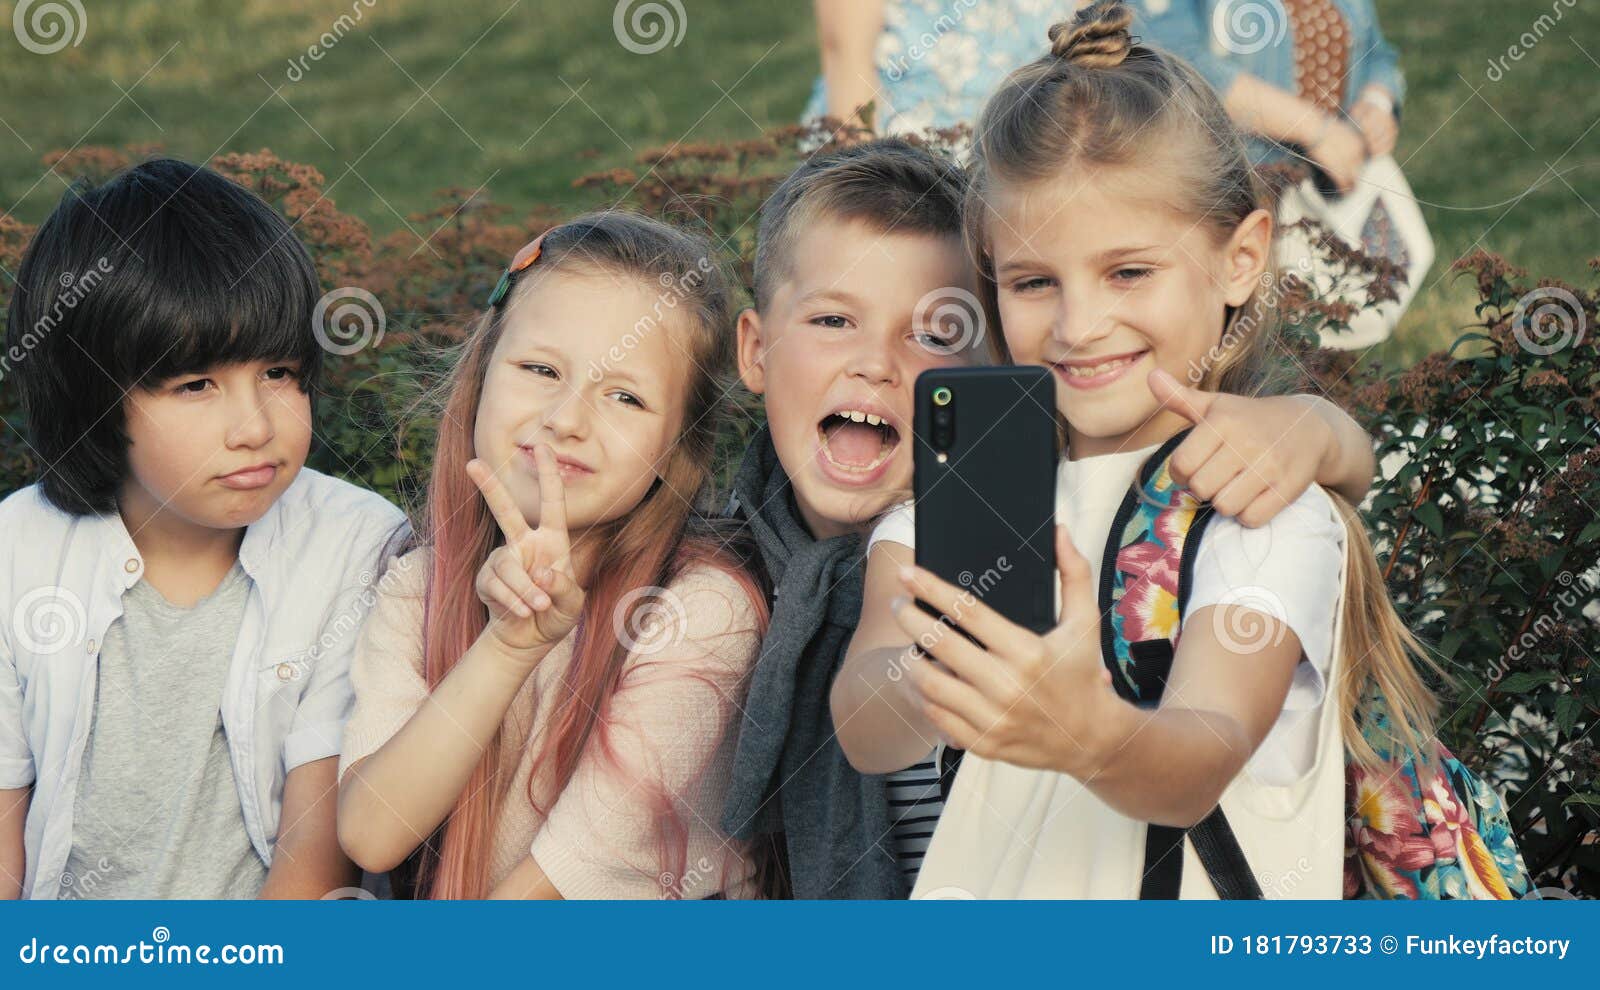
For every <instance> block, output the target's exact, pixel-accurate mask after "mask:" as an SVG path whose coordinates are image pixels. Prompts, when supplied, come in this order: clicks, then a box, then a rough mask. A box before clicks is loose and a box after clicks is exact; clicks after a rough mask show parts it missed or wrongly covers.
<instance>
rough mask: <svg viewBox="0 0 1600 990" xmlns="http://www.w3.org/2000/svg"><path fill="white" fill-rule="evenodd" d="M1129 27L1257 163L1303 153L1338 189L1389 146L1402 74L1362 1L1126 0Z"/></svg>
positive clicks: (1402, 91) (1349, 185)
mask: <svg viewBox="0 0 1600 990" xmlns="http://www.w3.org/2000/svg"><path fill="white" fill-rule="evenodd" d="M1131 6H1132V7H1133V9H1134V13H1135V20H1134V33H1135V34H1136V35H1138V36H1140V37H1141V38H1142V39H1143V40H1144V41H1145V42H1146V43H1148V44H1152V45H1156V46H1158V47H1161V48H1165V49H1167V50H1168V51H1170V52H1172V53H1173V54H1175V55H1178V56H1180V57H1182V58H1184V59H1185V60H1187V61H1188V62H1189V63H1190V64H1192V65H1193V66H1194V67H1195V68H1196V69H1198V70H1199V71H1200V74H1201V75H1202V76H1204V77H1205V79H1206V81H1207V82H1209V83H1210V84H1211V86H1212V88H1213V89H1215V90H1216V92H1217V95H1218V96H1219V97H1221V98H1222V102H1223V106H1224V107H1225V108H1226V109H1227V111H1228V115H1229V116H1230V117H1232V118H1233V120H1234V122H1235V123H1237V124H1238V125H1239V127H1240V129H1241V130H1242V131H1245V132H1247V133H1248V134H1249V135H1250V140H1249V142H1248V144H1247V151H1248V152H1249V154H1250V157H1251V159H1252V160H1253V161H1255V162H1257V163H1258V164H1259V163H1263V162H1276V161H1283V160H1286V159H1289V158H1292V157H1300V156H1302V155H1303V156H1304V157H1305V158H1307V159H1309V160H1310V161H1311V162H1313V163H1315V164H1316V165H1317V166H1318V167H1320V168H1321V169H1322V170H1323V171H1324V172H1326V173H1327V175H1328V178H1329V179H1330V180H1331V181H1332V182H1333V184H1334V185H1335V186H1336V187H1337V188H1338V189H1339V190H1340V191H1341V192H1347V191H1349V190H1350V189H1351V188H1352V187H1353V186H1354V185H1355V180H1356V176H1357V174H1358V173H1359V172H1360V171H1361V166H1362V165H1363V164H1364V163H1365V162H1366V160H1367V159H1368V158H1370V157H1373V156H1376V155H1386V154H1389V153H1390V152H1391V151H1393V150H1394V146H1395V140H1396V139H1397V138H1398V136H1399V121H1400V104H1401V101H1402V100H1403V99H1404V97H1405V76H1404V74H1403V73H1402V72H1401V71H1400V59H1399V55H1398V53H1396V51H1395V49H1394V46H1392V45H1390V44H1389V43H1388V41H1386V40H1385V39H1384V37H1383V32H1382V31H1381V30H1380V29H1379V27H1378V15H1377V11H1376V10H1375V9H1374V7H1373V2H1372V0H1135V2H1133V3H1132V4H1131Z"/></svg>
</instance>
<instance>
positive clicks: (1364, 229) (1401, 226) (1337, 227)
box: [1277, 155, 1433, 349]
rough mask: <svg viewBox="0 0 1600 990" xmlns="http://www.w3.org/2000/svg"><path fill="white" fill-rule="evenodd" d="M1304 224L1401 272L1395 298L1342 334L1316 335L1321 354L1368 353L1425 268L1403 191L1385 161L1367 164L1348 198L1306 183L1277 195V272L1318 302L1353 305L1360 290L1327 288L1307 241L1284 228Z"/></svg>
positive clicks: (1413, 212) (1417, 220) (1425, 245)
mask: <svg viewBox="0 0 1600 990" xmlns="http://www.w3.org/2000/svg"><path fill="white" fill-rule="evenodd" d="M1302 219H1311V220H1315V221H1317V222H1318V223H1320V224H1322V226H1323V227H1325V228H1327V230H1328V231H1330V232H1331V235H1333V236H1337V237H1339V238H1340V239H1341V240H1343V241H1344V242H1345V243H1346V244H1347V245H1349V246H1351V247H1356V248H1360V249H1361V250H1362V251H1363V252H1364V253H1366V254H1368V255H1372V256H1373V257H1379V258H1388V259H1389V260H1390V261H1393V262H1394V263H1396V264H1398V265H1400V266H1401V267H1402V268H1404V269H1405V271H1406V281H1405V284H1404V285H1402V286H1397V287H1396V288H1397V290H1398V292H1399V296H1400V298H1399V299H1398V300H1395V301H1393V302H1385V303H1382V304H1380V305H1378V306H1369V307H1367V308H1365V309H1362V310H1361V311H1360V312H1359V313H1357V314H1356V315H1355V316H1354V317H1352V318H1351V320H1350V329H1349V330H1347V331H1344V332H1340V333H1325V334H1323V335H1322V346H1323V347H1337V348H1341V349H1355V348H1358V347H1370V346H1372V345H1373V344H1377V343H1380V342H1382V341H1384V340H1387V339H1388V338H1389V335H1390V334H1391V333H1393V332H1394V328H1395V325H1396V324H1397V323H1399V322H1400V317H1401V315H1402V314H1403V313H1405V311H1406V307H1407V306H1409V305H1411V300H1412V297H1414V296H1415V295H1416V294H1417V289H1418V288H1419V287H1420V286H1421V285H1422V280H1423V279H1424V278H1426V277H1427V274H1428V269H1429V268H1430V267H1431V266H1432V265H1433V238H1432V237H1431V236H1430V235H1429V234H1428V224H1427V222H1426V221H1424V220H1423V219H1422V211H1421V210H1420V209H1418V208H1417V199H1416V196H1414V195H1413V194H1412V192H1411V185H1410V183H1408V182H1406V177H1405V174H1404V173H1402V172H1401V171H1400V166H1399V164H1397V163H1396V162H1395V160H1394V158H1393V156H1391V155H1379V156H1378V157H1376V158H1371V159H1368V160H1367V163H1366V164H1365V165H1364V166H1362V168H1361V174H1360V175H1359V176H1357V178H1356V184H1355V187H1354V188H1353V189H1351V190H1350V192H1348V193H1346V194H1345V195H1344V196H1341V197H1339V198H1337V199H1328V198H1327V197H1325V196H1323V195H1322V193H1321V192H1319V191H1318V190H1317V187H1316V184H1315V183H1314V182H1312V180H1310V179H1305V180H1303V181H1302V182H1301V183H1300V184H1299V185H1297V186H1292V187H1290V188H1288V189H1285V190H1284V191H1283V195H1282V196H1281V198H1280V199H1279V201H1278V226H1279V230H1280V231H1281V232H1282V233H1281V234H1280V236H1279V237H1278V246H1277V260H1278V267H1279V269H1280V270H1281V271H1283V272H1285V273H1293V274H1296V275H1299V276H1300V277H1301V278H1303V279H1305V280H1306V282H1308V283H1309V284H1310V285H1311V287H1312V290H1313V292H1315V294H1316V295H1317V296H1318V297H1319V298H1321V299H1324V300H1332V299H1345V300H1346V301H1348V302H1350V303H1352V304H1353V305H1362V304H1363V303H1364V302H1365V301H1366V298H1365V291H1364V290H1365V286H1362V285H1354V286H1352V285H1348V284H1346V285H1335V284H1334V283H1335V282H1336V281H1337V279H1336V277H1335V276H1336V274H1337V273H1335V272H1332V271H1329V270H1327V267H1328V266H1327V265H1326V263H1325V262H1324V261H1322V260H1321V259H1320V258H1319V257H1318V256H1317V255H1316V254H1315V253H1314V252H1313V251H1312V237H1311V235H1310V233H1309V232H1307V231H1305V230H1289V229H1288V227H1289V225H1290V224H1292V223H1294V222H1296V221H1298V220H1302Z"/></svg>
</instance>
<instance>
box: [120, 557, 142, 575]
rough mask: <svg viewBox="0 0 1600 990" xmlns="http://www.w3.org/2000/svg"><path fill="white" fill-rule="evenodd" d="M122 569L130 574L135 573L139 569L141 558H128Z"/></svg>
mask: <svg viewBox="0 0 1600 990" xmlns="http://www.w3.org/2000/svg"><path fill="white" fill-rule="evenodd" d="M122 569H123V570H125V571H127V572H128V573H129V574H132V573H134V572H135V571H137V570H138V569H139V558H138V557H129V558H128V559H127V561H126V562H125V563H124V564H123V565H122Z"/></svg>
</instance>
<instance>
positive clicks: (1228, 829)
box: [1100, 431, 1262, 900]
mask: <svg viewBox="0 0 1600 990" xmlns="http://www.w3.org/2000/svg"><path fill="white" fill-rule="evenodd" d="M1186 432H1187V431H1186ZM1183 436H1184V434H1179V435H1178V436H1176V437H1173V438H1172V439H1171V440H1169V441H1168V442H1167V443H1166V444H1164V445H1163V446H1162V448H1161V449H1160V450H1158V451H1157V452H1156V454H1155V455H1154V456H1152V457H1151V458H1150V460H1149V461H1148V462H1147V463H1146V464H1145V465H1144V467H1143V468H1142V469H1141V470H1140V472H1139V475H1138V477H1136V478H1135V479H1134V488H1133V491H1130V492H1129V495H1128V498H1126V499H1125V500H1124V502H1123V505H1122V506H1121V508H1120V509H1119V511H1118V512H1117V514H1116V517H1115V519H1114V521H1113V523H1112V529H1111V535H1110V539H1109V540H1108V541H1107V545H1106V550H1105V556H1104V558H1103V560H1102V562H1101V577H1100V580H1101V589H1100V590H1101V596H1100V597H1101V602H1100V604H1101V612H1102V617H1101V623H1100V626H1101V640H1102V653H1103V655H1104V656H1105V657H1106V658H1107V661H1108V665H1109V663H1110V658H1112V657H1113V656H1114V652H1113V651H1112V637H1113V636H1114V633H1113V630H1112V627H1111V623H1110V622H1108V621H1106V618H1105V613H1106V612H1107V610H1108V608H1109V607H1110V578H1111V575H1110V573H1109V572H1110V569H1112V568H1115V567H1116V559H1117V555H1118V554H1119V552H1120V551H1121V549H1122V548H1121V546H1120V545H1119V543H1120V541H1121V539H1122V536H1123V530H1124V528H1125V527H1126V524H1127V522H1128V519H1129V518H1130V517H1131V515H1132V510H1133V509H1134V506H1135V500H1136V499H1137V498H1138V494H1139V490H1140V489H1142V488H1143V487H1144V486H1145V485H1146V484H1148V483H1149V481H1150V479H1151V478H1152V477H1153V476H1154V474H1155V471H1156V470H1157V469H1158V468H1159V466H1160V464H1161V462H1162V461H1164V460H1165V459H1166V458H1167V457H1170V456H1172V452H1173V451H1174V450H1175V449H1177V446H1178V443H1180V442H1181V441H1182V439H1183ZM1211 519H1212V510H1211V506H1210V505H1204V506H1202V507H1201V508H1200V509H1199V510H1198V511H1197V512H1196V513H1195V515H1194V518H1193V520H1191V522H1190V524H1189V529H1188V532H1187V533H1186V534H1185V535H1184V546H1183V554H1182V556H1181V558H1180V560H1179V567H1178V603H1177V604H1178V614H1179V616H1180V617H1181V616H1182V615H1183V614H1184V612H1186V611H1187V609H1188V604H1189V586H1190V583H1191V579H1192V577H1193V574H1194V562H1195V558H1196V557H1197V556H1198V554H1199V551H1200V539H1201V536H1202V535H1203V534H1204V532H1205V528H1206V526H1207V524H1209V523H1210V522H1211ZM1128 649H1129V655H1130V656H1132V657H1133V658H1134V659H1135V660H1136V661H1138V662H1137V663H1136V664H1135V672H1134V678H1135V681H1136V689H1137V700H1136V701H1135V703H1136V704H1142V705H1147V706H1151V707H1153V706H1154V705H1156V704H1158V703H1159V701H1160V698H1161V695H1162V694H1163V693H1164V691H1165V688H1166V680H1167V674H1168V672H1169V671H1170V670H1171V667H1172V655H1173V648H1172V643H1171V641H1169V640H1151V641H1146V642H1142V643H1129V644H1128ZM1118 687H1119V693H1123V694H1124V697H1129V694H1131V693H1132V692H1128V693H1124V692H1123V690H1121V689H1123V687H1124V685H1122V684H1121V683H1120V682H1119V683H1118ZM1129 700H1134V699H1133V698H1129ZM1185 838H1187V839H1188V840H1189V841H1191V842H1193V843H1194V850H1195V854H1196V855H1197V856H1198V857H1199V859H1200V864H1201V866H1203V867H1204V868H1205V871H1206V875H1207V876H1208V877H1209V878H1210V879H1211V886H1212V887H1213V888H1214V889H1215V890H1216V892H1217V896H1218V897H1219V898H1221V899H1223V900H1260V899H1261V897H1262V894H1261V885H1260V884H1259V883H1258V882H1257V881H1256V876H1255V873H1254V872H1253V871H1252V870H1251V869H1250V863H1249V861H1248V860H1247V859H1246V858H1245V855H1244V849H1243V848H1241V847H1240V845H1239V840H1238V838H1237V837H1236V836H1235V835H1234V833H1233V827H1232V826H1231V825H1229V824H1228V817H1227V815H1225V814H1223V811H1222V808H1221V806H1220V805H1219V806H1218V807H1216V808H1213V809H1212V810H1211V813H1210V814H1209V815H1207V816H1206V817H1205V818H1204V819H1202V820H1201V821H1200V822H1198V823H1197V824H1195V825H1194V826H1193V827H1191V828H1188V829H1181V828H1174V827H1173V826H1170V825H1154V824H1152V825H1148V826H1146V829H1145V846H1144V876H1143V878H1142V880H1141V881H1140V884H1139V899H1140V900H1176V899H1177V898H1178V897H1179V895H1180V894H1181V893H1182V888H1183V858H1184V857H1183V846H1184V840H1185Z"/></svg>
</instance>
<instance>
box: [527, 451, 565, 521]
mask: <svg viewBox="0 0 1600 990" xmlns="http://www.w3.org/2000/svg"><path fill="white" fill-rule="evenodd" d="M533 459H534V463H536V464H538V465H539V528H540V529H542V530H549V531H551V532H555V533H560V534H561V535H563V536H564V535H566V532H567V489H566V486H565V485H564V484H562V481H561V465H560V464H558V463H556V454H555V451H553V450H551V449H550V446H549V444H543V443H541V444H539V445H538V446H536V447H534V448H533Z"/></svg>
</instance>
